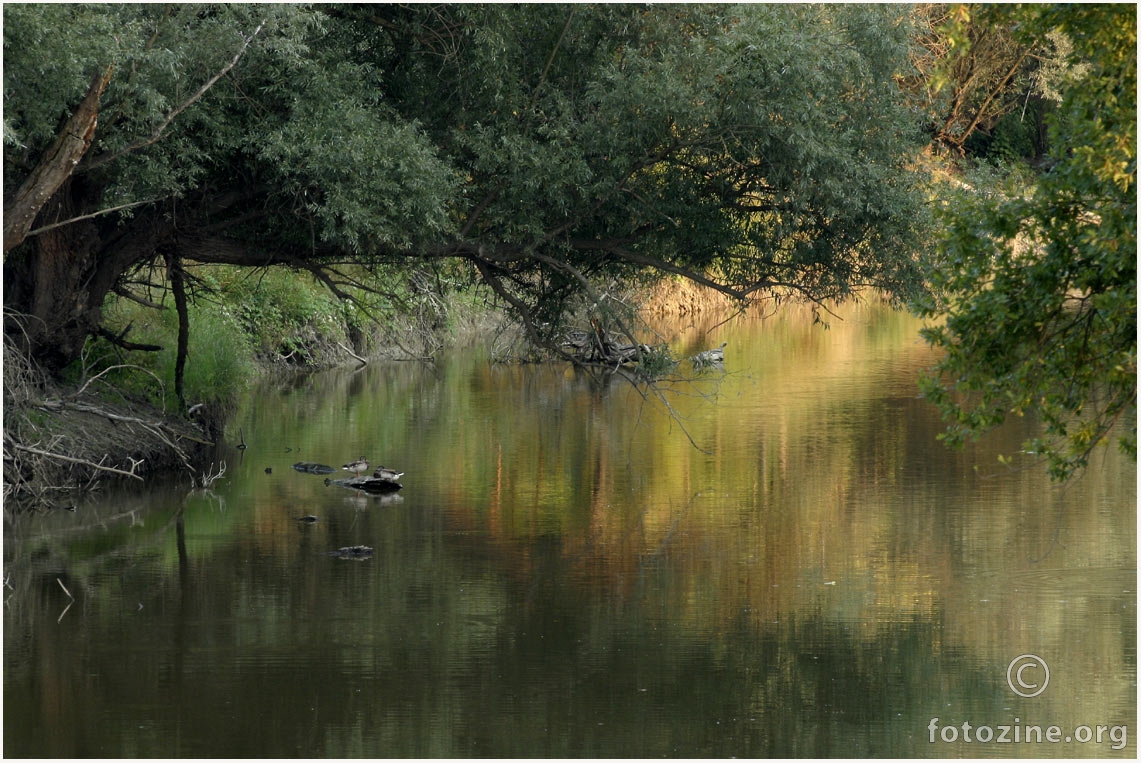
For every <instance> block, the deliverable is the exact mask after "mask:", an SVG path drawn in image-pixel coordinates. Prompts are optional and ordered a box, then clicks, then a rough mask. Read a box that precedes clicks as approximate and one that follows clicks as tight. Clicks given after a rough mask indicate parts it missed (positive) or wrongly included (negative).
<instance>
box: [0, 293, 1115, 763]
mask: <svg viewBox="0 0 1141 763" xmlns="http://www.w3.org/2000/svg"><path fill="white" fill-rule="evenodd" d="M841 314H842V315H843V316H844V318H845V320H843V321H833V322H832V325H831V328H830V329H829V330H827V331H825V330H823V329H821V328H820V327H819V326H813V325H812V322H811V317H810V316H809V315H808V314H807V313H802V312H798V311H797V310H795V309H791V310H785V311H784V312H782V313H781V314H780V315H779V316H773V317H769V318H765V319H760V318H757V317H753V318H747V317H746V318H739V319H736V320H734V321H731V322H729V323H726V324H724V325H722V326H720V327H718V328H716V329H715V330H714V331H713V332H712V333H709V334H705V333H703V332H704V330H706V329H708V328H709V327H710V326H712V323H713V322H711V323H710V324H709V325H706V326H692V327H683V328H681V329H678V328H677V327H676V326H674V327H673V328H672V329H671V331H672V332H673V333H670V334H668V335H669V337H670V339H671V342H672V343H673V344H674V347H675V351H676V352H677V354H679V355H683V354H690V353H692V352H694V351H696V350H699V349H702V348H703V347H705V346H715V345H716V344H719V343H720V342H721V341H727V342H729V346H728V348H727V360H726V364H725V369H724V372H721V371H714V372H711V373H706V374H703V375H701V376H699V377H697V378H696V379H695V380H693V381H692V382H688V383H678V384H676V385H674V387H673V389H672V392H671V394H670V397H669V400H670V403H671V405H672V406H673V409H674V412H675V414H676V416H671V415H669V413H668V412H667V411H665V410H664V408H663V407H662V405H661V404H660V403H659V402H656V401H655V400H654V399H653V398H652V397H651V398H649V399H646V398H644V397H643V395H642V394H641V392H640V391H639V390H638V389H636V388H634V387H632V386H630V385H629V384H627V383H625V382H623V381H622V380H618V379H615V380H610V381H609V382H603V383H598V382H597V381H596V380H593V379H591V378H589V377H587V376H585V375H584V374H581V373H578V372H575V371H573V370H569V369H567V368H565V367H563V366H526V367H504V366H494V365H490V364H488V363H487V362H486V361H484V360H482V359H481V358H480V357H479V356H478V355H477V354H470V353H469V354H457V355H456V356H455V357H452V358H449V359H447V360H445V361H442V362H441V363H440V364H438V365H435V366H425V365H419V364H373V365H372V366H370V367H368V368H366V369H364V370H363V371H360V372H356V373H354V372H350V371H338V372H332V373H323V374H316V375H311V376H302V377H289V378H283V379H281V380H278V381H277V382H276V383H272V384H267V385H265V386H264V387H263V388H262V389H259V390H258V391H256V393H255V394H254V395H252V396H251V398H250V400H249V403H248V405H247V408H246V409H245V410H244V411H243V412H242V414H241V417H240V419H239V421H238V422H236V424H235V426H234V429H235V430H236V428H237V426H241V427H242V431H243V433H244V436H245V440H246V442H247V443H248V444H249V448H248V449H247V450H246V451H244V452H240V451H237V450H234V449H228V450H224V451H223V452H222V453H220V457H224V458H225V459H226V462H227V471H226V476H225V478H224V479H222V480H220V481H219V482H217V483H215V485H214V486H213V488H212V490H211V491H209V492H197V493H193V494H187V491H186V490H184V489H178V488H176V487H170V488H167V489H158V488H156V489H153V490H152V491H151V492H148V493H142V494H140V493H131V494H126V495H121V496H114V495H108V496H106V497H105V498H104V499H103V500H101V501H96V500H92V501H90V502H89V503H87V504H85V505H84V506H81V508H80V511H78V512H76V514H75V515H67V516H62V515H54V516H51V517H38V518H29V519H26V520H23V521H22V522H21V524H20V526H18V527H15V528H9V532H8V533H7V534H6V547H5V557H6V565H5V567H6V573H10V575H11V577H10V588H9V589H8V590H6V595H7V597H8V604H7V606H6V611H5V623H4V629H5V630H4V633H5V655H4V667H5V681H4V683H5V686H4V692H5V694H4V698H5V711H4V715H5V732H4V736H5V754H7V755H9V756H21V755H37V756H61V757H71V756H77V755H98V756H167V755H176V756H219V755H225V756H239V757H240V756H274V757H279V756H280V757H289V756H298V755H300V756H467V755H488V756H613V757H623V756H637V757H650V756H659V755H664V756H687V757H696V756H718V757H720V756H754V757H757V756H938V757H944V756H959V755H977V756H995V755H998V756H1024V757H1040V756H1083V757H1084V756H1089V755H1098V756H1109V755H1121V756H1133V754H1134V751H1135V750H1136V742H1135V739H1134V738H1133V735H1132V732H1134V731H1135V730H1134V729H1130V732H1131V734H1130V738H1129V745H1128V747H1127V748H1125V749H1123V750H1120V751H1114V750H1112V749H1110V745H1109V744H1107V743H1103V744H1101V745H1095V744H1089V745H1076V744H1070V745H1054V746H1044V745H1021V746H1006V747H1000V746H998V745H991V746H989V747H987V746H980V745H975V746H973V747H972V746H968V745H965V744H963V743H961V742H960V743H957V744H955V745H944V744H942V743H937V744H935V745H932V744H931V742H930V741H929V732H928V723H929V721H930V720H931V718H934V717H938V718H940V723H941V724H944V725H951V724H961V723H962V722H963V721H967V722H970V723H971V724H972V725H973V726H978V725H980V724H988V723H989V724H995V725H997V724H1002V723H1011V722H1013V719H1014V718H1015V717H1017V718H1020V719H1021V721H1022V722H1024V723H1026V722H1030V723H1041V724H1043V725H1045V724H1057V725H1059V726H1060V727H1063V728H1073V727H1076V726H1077V725H1079V724H1089V725H1094V724H1123V723H1131V722H1132V719H1133V718H1134V715H1135V711H1136V650H1135V643H1136V625H1135V623H1136V592H1135V567H1136V546H1135V527H1136V525H1135V522H1136V519H1135V514H1136V513H1135V503H1136V479H1135V471H1134V466H1133V464H1132V463H1131V462H1127V461H1126V460H1124V459H1122V458H1120V457H1119V456H1118V455H1117V454H1116V453H1115V452H1113V451H1108V452H1106V453H1105V454H1103V455H1102V456H1100V457H1099V458H1098V459H1097V460H1096V461H1095V462H1094V464H1093V466H1092V467H1091V469H1090V470H1089V472H1088V473H1087V475H1086V476H1085V477H1083V478H1082V479H1081V480H1078V481H1077V482H1074V483H1072V484H1070V485H1067V486H1054V485H1051V484H1049V482H1048V480H1047V479H1046V478H1045V476H1044V470H1043V469H1041V468H1040V466H1038V465H1035V464H1034V463H1033V462H1032V461H1030V460H1029V459H1028V458H1024V462H1016V463H1018V466H1019V467H1023V466H1025V467H1027V468H1013V469H1012V468H1008V467H1005V466H1002V465H1000V464H999V463H998V460H997V454H998V453H1004V454H1007V455H1010V454H1017V451H1018V447H1019V444H1020V443H1021V442H1022V441H1023V440H1024V439H1025V438H1026V437H1027V436H1028V435H1029V433H1030V432H1032V431H1033V429H1032V427H1033V424H1032V423H1031V422H1026V421H1019V422H1014V423H1013V424H1012V425H1011V426H1009V427H1007V428H1005V429H1004V430H1002V431H1001V432H998V433H996V434H995V435H994V436H993V437H990V438H988V439H987V440H985V441H984V442H982V443H980V444H979V445H978V446H976V447H974V448H972V449H969V450H967V451H965V452H963V453H950V452H947V451H945V450H944V449H943V448H942V446H941V445H939V444H937V443H936V442H935V440H934V438H935V435H936V434H937V433H938V432H939V431H941V429H942V424H941V423H940V422H939V420H938V417H937V414H936V413H935V412H934V411H932V410H931V409H930V408H929V406H927V405H926V404H925V403H923V402H922V401H921V400H918V399H917V398H916V390H915V385H914V380H915V376H916V374H917V373H918V371H919V369H921V368H923V367H924V366H926V365H929V364H930V363H931V361H932V357H931V355H930V352H929V351H928V350H927V348H926V347H925V346H924V345H923V344H922V343H921V342H920V341H919V340H918V339H917V338H916V334H915V331H916V329H917V324H916V323H915V322H914V321H913V320H911V319H910V318H908V317H907V316H905V315H901V314H896V313H892V312H890V311H888V310H886V309H885V308H883V307H882V306H879V305H875V304H866V305H862V306H858V307H849V308H845V309H844V310H842V311H841ZM683 370H684V367H683ZM689 438H692V440H693V442H694V443H695V444H696V446H697V447H695V446H694V445H693V444H691V443H690V441H689ZM362 453H363V454H365V455H367V456H368V457H369V458H370V460H371V461H372V462H373V463H374V464H384V465H386V466H390V467H394V468H397V469H400V470H404V471H406V472H407V475H406V477H405V478H404V484H405V489H404V490H403V491H401V492H400V493H399V494H397V495H396V496H390V497H387V498H384V499H379V498H375V497H367V496H361V495H357V494H354V493H352V492H350V491H347V490H344V489H341V488H338V487H336V486H326V485H325V484H324V481H323V478H322V477H320V476H316V475H311V474H301V473H298V472H295V471H293V470H292V469H291V468H290V465H291V464H292V463H294V462H296V461H315V462H320V463H326V464H330V465H333V466H339V465H340V464H342V463H345V462H347V461H349V460H352V459H354V458H356V457H357V456H359V455H361V454H362ZM266 467H270V468H271V473H269V474H267V473H266V472H265V469H266ZM302 514H315V515H317V516H319V517H320V521H319V522H318V523H317V524H315V525H304V524H300V523H298V522H297V521H296V517H298V516H300V515H302ZM361 543H363V544H367V545H370V546H373V547H374V548H375V555H374V556H373V557H372V558H371V559H368V560H365V561H348V560H341V559H336V558H332V557H329V556H327V555H326V552H327V551H328V550H330V549H335V548H338V547H340V546H345V545H354V544H361ZM57 578H59V579H60V580H61V581H62V582H64V583H65V584H66V585H67V587H68V590H69V591H70V592H71V593H72V594H73V595H74V596H75V602H73V603H71V607H70V608H67V609H66V611H64V610H65V608H66V607H67V604H68V603H69V600H68V598H67V596H65V595H64V592H63V591H62V590H61V587H60V586H59V583H58V582H57ZM61 612H62V614H61ZM1024 652H1034V653H1037V654H1040V655H1041V656H1043V657H1044V658H1045V659H1046V660H1047V662H1048V663H1049V664H1050V667H1051V671H1052V673H1051V676H1052V677H1051V687H1050V689H1051V690H1050V691H1049V692H1047V693H1046V694H1044V695H1043V696H1042V697H1038V698H1035V699H1020V698H1018V697H1017V696H1015V695H1013V694H1012V693H1011V692H1010V690H1009V688H1008V687H1007V686H1006V683H1005V670H1006V665H1007V663H1008V662H1009V661H1010V659H1011V658H1013V657H1014V656H1016V655H1018V654H1022V653H1024Z"/></svg>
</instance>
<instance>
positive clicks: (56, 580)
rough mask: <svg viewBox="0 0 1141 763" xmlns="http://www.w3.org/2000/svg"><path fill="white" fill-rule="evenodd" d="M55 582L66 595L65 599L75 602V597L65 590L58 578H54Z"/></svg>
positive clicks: (65, 587)
mask: <svg viewBox="0 0 1141 763" xmlns="http://www.w3.org/2000/svg"><path fill="white" fill-rule="evenodd" d="M55 582H57V583H59V587H60V588H62V589H63V592H64V593H66V594H67V598H69V599H71V600H72V601H75V597H74V596H72V595H71V591H69V590H67V586H65V585H64V584H63V581H62V580H60V579H59V578H56V579H55Z"/></svg>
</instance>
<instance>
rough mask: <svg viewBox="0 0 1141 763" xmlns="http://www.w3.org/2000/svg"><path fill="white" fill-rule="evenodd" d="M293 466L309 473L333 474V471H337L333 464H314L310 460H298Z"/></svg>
mask: <svg viewBox="0 0 1141 763" xmlns="http://www.w3.org/2000/svg"><path fill="white" fill-rule="evenodd" d="M293 468H294V469H296V470H297V471H299V472H305V473H307V474H332V473H333V472H335V471H337V470H336V469H334V468H333V467H331V466H325V465H324V464H314V463H310V462H309V461H298V462H297V463H296V464H294V465H293Z"/></svg>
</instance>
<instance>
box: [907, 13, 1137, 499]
mask: <svg viewBox="0 0 1141 763" xmlns="http://www.w3.org/2000/svg"><path fill="white" fill-rule="evenodd" d="M1007 13H1008V15H1009V20H1010V21H1011V23H1012V26H1013V25H1014V22H1017V28H1019V29H1020V30H1021V33H1022V34H1025V35H1038V36H1044V35H1046V34H1049V33H1057V32H1061V33H1063V34H1065V35H1066V36H1067V37H1068V38H1069V40H1070V41H1071V42H1072V45H1073V48H1072V50H1073V60H1072V61H1071V64H1072V65H1071V66H1070V67H1069V68H1068V71H1069V79H1068V81H1064V82H1063V83H1062V85H1061V87H1062V92H1063V94H1064V99H1063V101H1062V103H1061V105H1060V107H1059V109H1058V111H1057V112H1056V113H1055V114H1053V115H1052V117H1051V119H1052V121H1051V124H1050V144H1051V146H1052V152H1051V160H1052V162H1053V166H1052V168H1051V169H1050V170H1049V171H1048V172H1046V173H1045V174H1043V175H1042V176H1041V177H1039V178H1037V179H1036V182H1035V184H1034V186H1033V188H1032V189H1030V190H1029V191H1027V190H1026V189H1025V188H1018V187H1012V188H991V189H979V190H978V191H964V193H962V194H961V195H960V196H959V197H957V198H955V199H953V200H952V201H950V202H949V203H948V204H947V205H946V207H945V209H944V211H943V213H942V215H941V218H942V220H943V221H944V222H945V227H944V228H943V235H942V238H941V242H940V246H939V248H938V255H939V256H938V257H937V258H936V260H935V262H934V270H933V272H932V283H933V286H934V287H935V288H934V292H933V297H932V298H931V299H929V300H924V301H923V302H922V304H921V305H920V308H921V312H922V313H923V314H925V315H927V316H930V317H935V316H939V317H940V320H941V322H940V325H937V326H933V327H931V328H929V329H927V330H926V331H925V334H926V336H927V338H928V340H929V341H930V342H931V343H932V344H934V345H935V346H937V347H940V348H943V349H944V350H945V351H946V355H945V357H944V358H943V360H941V361H940V363H939V364H938V365H937V367H936V368H935V369H934V370H933V371H932V373H931V374H930V375H929V376H928V377H927V379H926V380H925V382H924V386H925V392H926V395H927V396H928V398H929V399H931V400H933V401H934V402H936V403H937V404H938V405H939V406H940V407H941V408H942V409H943V412H944V415H945V417H946V418H947V420H948V421H949V426H948V430H947V432H946V435H945V436H946V438H947V440H948V441H949V442H950V443H952V444H961V443H962V442H963V441H965V440H967V439H971V438H975V437H978V436H979V435H980V434H982V433H984V432H986V431H988V430H990V429H991V428H993V427H995V426H997V425H998V424H1000V423H1002V422H1003V421H1004V420H1006V418H1007V417H1008V416H1011V415H1017V416H1021V415H1035V416H1037V417H1039V418H1040V420H1041V421H1042V423H1043V426H1044V431H1043V434H1042V435H1041V436H1040V437H1038V438H1035V440H1034V441H1032V442H1029V443H1027V444H1026V450H1028V451H1032V452H1035V453H1038V454H1041V455H1042V456H1043V457H1045V458H1046V459H1047V463H1048V464H1049V470H1050V473H1051V475H1052V476H1053V477H1055V478H1065V477H1069V476H1071V475H1073V474H1074V473H1075V472H1076V471H1077V470H1079V469H1081V468H1082V467H1083V466H1085V464H1086V463H1087V460H1088V458H1089V455H1090V453H1091V452H1092V451H1093V449H1094V448H1095V447H1097V446H1098V445H1099V444H1104V443H1107V442H1109V441H1110V439H1111V437H1114V438H1115V439H1117V441H1118V442H1119V443H1120V445H1121V446H1122V447H1123V448H1124V449H1125V450H1126V451H1128V452H1131V453H1133V454H1134V456H1135V455H1136V448H1137V428H1136V427H1137V424H1136V401H1137V123H1136V118H1137V59H1136V45H1137V34H1136V8H1135V7H1134V6H1131V5H1112V6H1107V5H1074V6H1064V7H1045V6H1028V7H1010V8H1009V9H1008V10H1007ZM1115 428H1116V429H1115ZM1112 432H1116V433H1117V434H1116V436H1114V435H1111V433H1112Z"/></svg>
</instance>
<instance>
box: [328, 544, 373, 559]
mask: <svg viewBox="0 0 1141 763" xmlns="http://www.w3.org/2000/svg"><path fill="white" fill-rule="evenodd" d="M329 556H335V557H338V558H340V559H368V558H369V557H370V556H372V547H370V546H345V547H344V548H338V549H337V550H336V551H330V552H329Z"/></svg>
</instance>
